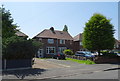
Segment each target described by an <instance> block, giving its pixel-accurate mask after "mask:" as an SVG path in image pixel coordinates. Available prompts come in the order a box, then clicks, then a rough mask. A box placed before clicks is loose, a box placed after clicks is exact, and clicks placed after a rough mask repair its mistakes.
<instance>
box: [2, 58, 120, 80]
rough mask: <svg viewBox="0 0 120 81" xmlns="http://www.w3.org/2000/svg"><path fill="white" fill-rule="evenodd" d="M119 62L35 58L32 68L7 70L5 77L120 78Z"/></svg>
mask: <svg viewBox="0 0 120 81" xmlns="http://www.w3.org/2000/svg"><path fill="white" fill-rule="evenodd" d="M119 69H120V68H118V65H117V64H93V65H85V64H78V63H75V62H72V61H68V60H56V59H35V64H34V65H33V68H32V69H26V70H17V71H7V72H4V73H3V79H118V70H119Z"/></svg>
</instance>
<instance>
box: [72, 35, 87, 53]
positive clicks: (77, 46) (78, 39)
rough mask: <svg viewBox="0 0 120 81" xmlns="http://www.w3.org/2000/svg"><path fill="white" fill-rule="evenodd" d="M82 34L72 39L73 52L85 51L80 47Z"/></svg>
mask: <svg viewBox="0 0 120 81" xmlns="http://www.w3.org/2000/svg"><path fill="white" fill-rule="evenodd" d="M82 38H83V37H82V33H79V34H78V35H76V36H75V37H74V38H73V39H74V46H75V47H74V52H76V51H84V50H87V49H85V48H83V46H82Z"/></svg>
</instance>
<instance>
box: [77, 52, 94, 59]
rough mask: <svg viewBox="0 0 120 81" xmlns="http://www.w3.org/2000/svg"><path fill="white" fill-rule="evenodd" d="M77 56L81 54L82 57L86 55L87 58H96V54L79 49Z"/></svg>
mask: <svg viewBox="0 0 120 81" xmlns="http://www.w3.org/2000/svg"><path fill="white" fill-rule="evenodd" d="M75 56H81V57H86V58H94V57H95V55H92V53H91V52H88V51H77V52H76V53H75Z"/></svg>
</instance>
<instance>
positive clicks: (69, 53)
mask: <svg viewBox="0 0 120 81" xmlns="http://www.w3.org/2000/svg"><path fill="white" fill-rule="evenodd" d="M63 53H64V54H66V55H73V51H72V50H70V49H66V50H64V51H63Z"/></svg>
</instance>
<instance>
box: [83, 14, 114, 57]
mask: <svg viewBox="0 0 120 81" xmlns="http://www.w3.org/2000/svg"><path fill="white" fill-rule="evenodd" d="M113 34H114V29H113V25H112V24H111V23H110V20H109V19H107V18H106V17H105V16H103V15H101V14H97V13H96V14H94V15H93V16H92V17H91V18H90V20H89V21H88V22H87V23H86V24H85V28H84V33H83V41H82V42H83V47H84V48H87V49H88V50H90V51H98V53H99V55H100V50H106V49H113V48H114V43H115V39H114V36H113Z"/></svg>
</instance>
